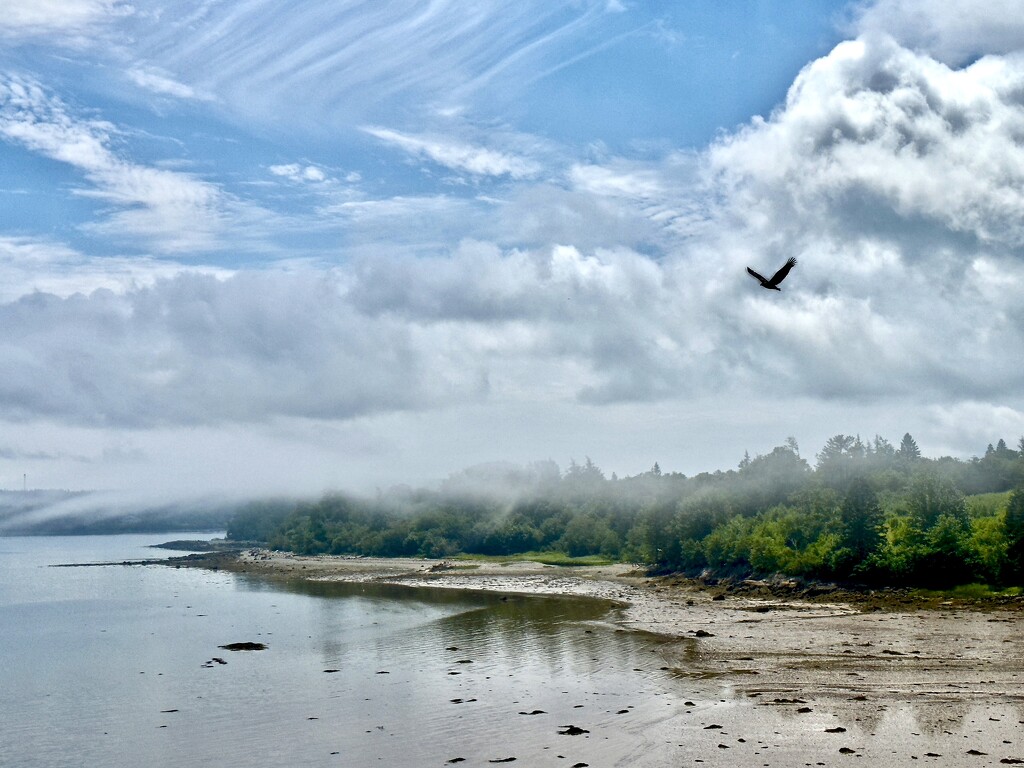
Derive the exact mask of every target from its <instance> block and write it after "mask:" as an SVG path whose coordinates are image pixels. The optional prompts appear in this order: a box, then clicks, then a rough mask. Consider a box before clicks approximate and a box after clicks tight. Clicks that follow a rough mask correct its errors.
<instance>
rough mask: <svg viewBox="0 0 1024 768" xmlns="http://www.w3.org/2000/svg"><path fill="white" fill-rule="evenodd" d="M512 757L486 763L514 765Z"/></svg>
mask: <svg viewBox="0 0 1024 768" xmlns="http://www.w3.org/2000/svg"><path fill="white" fill-rule="evenodd" d="M515 760H516V759H515V758H514V757H499V758H498V759H497V760H488V761H487V762H488V763H514V762H515Z"/></svg>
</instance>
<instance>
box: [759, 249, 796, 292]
mask: <svg viewBox="0 0 1024 768" xmlns="http://www.w3.org/2000/svg"><path fill="white" fill-rule="evenodd" d="M795 266H796V259H794V258H793V257H792V256H790V257H789V258H788V259H787V260H786V263H785V264H783V265H782V268H781V269H780V270H779V271H778V272H776V273H775V274H774V275H772V279H771V280H767V279H765V278H763V277H761V275H759V274H757V272H755V271H754V270H752V269H751V268H750V267H747V272H749V273H750V275H751V277H755V278H757V280H758V282H760V283H761V287H762V288H767V289H768V290H770V291H781V290H782V289H781V288H779V283H781V282H782V281H783V280H785V279H786V275H788V274H789V270H791V269H792V268H793V267H795Z"/></svg>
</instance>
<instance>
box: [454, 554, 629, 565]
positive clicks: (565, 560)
mask: <svg viewBox="0 0 1024 768" xmlns="http://www.w3.org/2000/svg"><path fill="white" fill-rule="evenodd" d="M454 559H456V560H462V561H465V560H469V561H472V560H482V561H484V562H488V563H515V562H518V561H520V560H529V561H530V562H533V563H540V564H541V565H562V566H570V565H614V564H615V563H616V562H618V561H617V560H612V559H609V558H607V557H603V556H602V555H586V556H584V557H570V556H569V555H567V554H565V553H564V552H523V553H522V554H518V555H458V556H456V557H455V558H454Z"/></svg>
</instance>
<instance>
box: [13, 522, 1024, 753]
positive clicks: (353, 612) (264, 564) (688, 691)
mask: <svg viewBox="0 0 1024 768" xmlns="http://www.w3.org/2000/svg"><path fill="white" fill-rule="evenodd" d="M158 541H159V539H158V538H156V539H154V538H153V537H149V538H148V539H147V537H77V538H75V539H37V538H26V539H0V647H2V648H3V653H4V664H3V665H0V687H2V690H4V691H5V695H4V696H3V697H0V733H2V734H3V747H2V749H3V753H2V755H0V758H2V759H0V764H3V765H14V766H51V765H52V766H65V765H66V766H79V765H81V766H85V765H110V766H120V765H125V766H127V765H133V766H134V765H140V764H148V765H168V766H169V765H183V764H184V765H224V766H235V765H239V766H240V765H246V766H249V765H326V766H372V765H388V766H442V765H463V766H473V765H479V766H483V765H490V764H497V763H499V762H507V763H508V764H512V765H525V766H549V765H550V766H564V767H565V768H571V766H580V765H583V764H585V765H588V766H611V765H640V766H685V765H701V764H703V765H722V766H726V765H728V766H737V765H739V766H746V765H751V766H763V765H768V766H804V765H844V764H854V765H923V764H926V763H927V764H936V765H999V764H1012V763H1010V762H1007V761H1013V760H1017V759H1021V758H1022V757H1024V742H1022V740H1021V736H1022V733H1024V731H1022V730H1021V729H1022V728H1024V726H1022V725H1021V723H1020V721H1021V720H1024V690H1022V687H1021V684H1020V679H1019V677H1018V675H1020V674H1024V671H1022V664H1021V661H1022V647H1021V645H1022V642H1024V641H1022V639H1021V638H1022V634H1021V629H1022V627H1021V619H1020V614H1019V613H1018V611H1016V610H999V611H993V612H986V611H978V610H968V609H964V608H960V607H956V606H947V607H940V608H939V609H938V610H914V611H905V610H880V611H864V610H861V607H858V606H853V605H850V604H848V603H846V602H843V601H841V600H836V601H834V602H828V601H827V599H828V598H825V600H819V601H817V602H806V601H802V600H796V599H780V598H778V597H773V596H768V597H748V596H737V595H733V594H726V595H724V599H716V598H719V597H720V596H721V595H720V594H719V593H718V592H709V591H707V590H700V589H694V588H691V587H690V586H687V585H686V584H676V583H671V582H668V581H666V580H651V579H648V578H646V577H645V576H643V575H642V574H641V573H638V572H637V571H636V569H633V568H630V567H629V566H603V567H597V568H585V569H584V568H560V567H545V566H540V565H537V564H532V563H513V564H507V565H506V564H499V563H485V564H481V565H479V566H478V567H458V566H466V565H471V564H461V563H459V564H454V565H455V566H457V567H452V565H453V564H449V563H441V562H435V561H422V560H406V561H402V560H384V561H378V560H368V559H346V558H301V557H291V556H287V555H283V554H279V553H273V554H271V553H266V552H262V551H249V552H246V553H244V554H243V555H241V556H228V555H221V556H217V557H208V558H207V559H205V560H204V561H202V564H203V565H205V567H203V568H180V567H179V568H175V567H166V565H161V566H150V567H141V566H124V565H111V566H104V567H96V568H48V567H45V566H47V565H55V564H63V563H72V562H79V563H93V562H104V561H121V560H128V561H138V560H144V559H146V558H148V557H151V556H152V551H151V550H146V549H145V544H153V543H157V542H158ZM168 562H172V564H173V561H168ZM178 564H179V565H180V564H181V563H180V562H179V563H178ZM193 564H198V563H193ZM213 568H216V570H213ZM235 644H241V645H235ZM232 647H235V648H240V649H241V650H232ZM858 756H860V758H861V759H858ZM512 758H514V760H513V759H512Z"/></svg>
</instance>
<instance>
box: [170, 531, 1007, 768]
mask: <svg viewBox="0 0 1024 768" xmlns="http://www.w3.org/2000/svg"><path fill="white" fill-rule="evenodd" d="M163 562H164V563H165V564H167V565H173V566H178V567H198V568H207V569H215V570H224V571H229V572H233V573H239V574H243V575H246V576H252V577H256V578H266V579H271V580H294V579H299V580H308V581H347V582H354V583H380V584H396V585H403V586H408V587H431V588H447V589H458V590H470V591H488V592H494V593H502V594H516V595H535V596H544V595H559V596H570V597H582V598H595V599H600V600H604V601H606V602H607V603H608V605H609V611H608V613H607V614H606V616H605V618H604V619H602V620H600V621H598V622H595V625H600V626H603V627H605V629H606V631H630V632H637V633H641V634H643V635H644V636H646V637H647V639H648V641H649V642H648V644H647V647H648V653H649V654H650V656H649V657H647V659H646V662H645V663H646V664H649V665H650V670H651V674H654V675H660V676H661V678H660V679H662V680H669V681H671V685H672V686H674V687H675V688H676V690H677V692H678V693H677V695H680V696H682V697H684V698H687V697H688V698H690V699H692V700H693V702H697V704H695V708H694V710H693V711H694V712H695V713H699V712H704V713H705V715H706V716H708V717H710V716H711V714H710V713H711V712H712V711H714V713H715V714H714V715H713V716H714V718H715V721H716V722H715V724H714V725H713V726H708V725H707V724H706V723H704V722H703V721H702V723H701V725H700V726H699V727H698V728H697V730H695V731H694V734H695V735H694V738H710V737H707V735H706V734H705V731H706V730H707V729H708V728H709V727H715V728H720V729H721V730H716V731H715V733H718V734H720V735H721V736H720V737H719V738H721V737H724V736H726V734H733V735H740V734H743V738H740V739H738V740H737V741H736V742H735V743H733V742H730V744H731V747H732V749H733V751H734V752H735V750H737V749H744V748H747V747H748V746H749V745H751V744H756V745H764V746H759V748H760V749H762V750H763V749H765V748H767V745H769V744H774V745H775V746H776V747H780V746H781V748H782V750H783V751H784V752H788V757H789V758H790V759H789V760H787V761H786V762H785V763H784V764H785V765H790V764H792V765H805V764H814V760H817V761H818V762H817V764H823V763H821V758H822V757H824V756H825V754H826V753H827V752H829V751H830V752H831V753H832V755H834V756H835V757H836V758H839V757H840V756H854V755H856V756H863V757H868V758H869V759H871V760H872V764H891V765H897V764H900V765H914V764H923V763H924V762H927V763H928V764H930V765H951V766H952V765H956V766H959V765H962V764H964V759H965V755H966V756H975V757H977V756H983V755H988V756H990V757H989V758H988V759H987V760H980V759H979V760H978V761H977V762H972V763H971V764H977V765H986V764H999V763H1000V762H1003V763H1006V762H1014V763H1016V762H1018V761H1020V762H1024V742H1021V741H1020V739H1019V733H1018V732H1017V728H1019V727H1020V726H1019V725H1017V723H1021V722H1024V673H1021V672H1020V660H1021V659H1022V658H1024V613H1022V612H1021V611H1014V610H1005V609H1003V610H993V611H984V610H978V609H977V607H970V606H966V605H956V604H947V602H946V601H936V602H935V603H934V604H932V603H931V602H929V601H925V603H924V607H925V608H926V609H922V604H920V603H919V604H915V605H914V606H912V607H911V608H909V609H908V608H903V607H902V606H901V604H900V603H899V602H898V601H896V602H892V601H890V602H889V603H888V604H886V603H885V602H884V601H883V602H882V603H879V602H874V603H872V602H867V603H862V604H857V603H855V602H847V601H844V600H842V599H840V598H841V597H843V595H842V594H836V593H835V592H830V593H828V594H819V595H815V596H814V597H813V599H809V600H801V599H797V598H794V597H792V596H790V597H786V596H781V595H770V594H769V595H765V594H744V591H747V592H763V589H764V587H762V586H758V585H757V584H756V583H754V584H750V583H748V584H746V585H745V586H743V587H742V588H741V589H739V590H737V591H734V592H730V591H727V590H724V589H723V588H722V587H721V585H715V586H713V587H710V588H709V587H708V586H706V585H700V584H698V583H696V582H692V581H689V580H683V579H680V578H678V577H649V576H647V574H646V573H645V572H644V571H643V570H640V569H638V568H637V567H636V566H630V565H611V566H552V565H542V564H539V563H532V562H523V561H518V562H509V563H497V562H481V563H476V562H467V561H438V560H418V559H395V560H390V559H375V558H361V557H337V556H316V557H304V556H297V555H291V554H286V553H281V552H268V551H266V550H258V549H251V550H246V551H244V552H241V553H238V552H236V553H208V554H203V555H190V556H187V557H184V558H173V559H171V560H167V561H163ZM594 629H597V626H595V627H594ZM1019 675H1020V677H1019ZM699 702H704V703H703V704H700V703H699ZM686 714H689V710H687V713H686ZM836 734H838V735H836ZM726 746H727V747H728V746H729V745H726ZM774 748H775V747H773V749H774ZM843 750H846V751H843ZM732 754H733V752H724V751H723V752H720V751H719V750H718V749H714V750H708V751H707V752H704V753H703V755H702V761H703V762H705V763H706V764H709V765H722V766H726V765H734V764H736V763H735V761H730V760H728V759H726V755H732ZM753 754H754V755H758V754H759V753H758V752H757V751H755V752H754V753H753ZM761 754H763V752H762V753H761ZM897 755H898V756H899V757H897ZM919 757H920V758H923V760H922V761H921V763H918V759H919ZM812 758H813V759H812ZM912 761H913V762H912ZM758 764H761V763H758ZM772 764H773V765H775V764H777V763H775V762H773V763H772ZM827 764H832V763H827Z"/></svg>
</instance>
